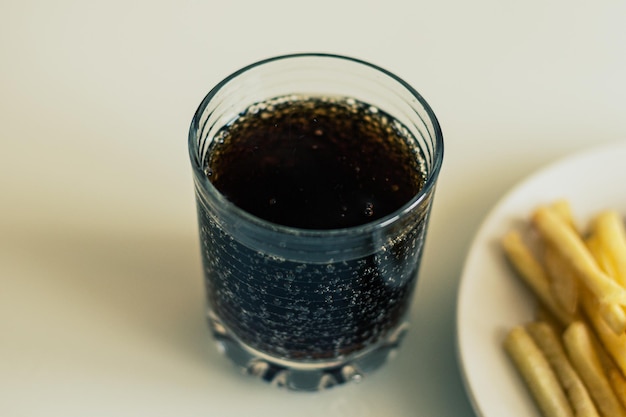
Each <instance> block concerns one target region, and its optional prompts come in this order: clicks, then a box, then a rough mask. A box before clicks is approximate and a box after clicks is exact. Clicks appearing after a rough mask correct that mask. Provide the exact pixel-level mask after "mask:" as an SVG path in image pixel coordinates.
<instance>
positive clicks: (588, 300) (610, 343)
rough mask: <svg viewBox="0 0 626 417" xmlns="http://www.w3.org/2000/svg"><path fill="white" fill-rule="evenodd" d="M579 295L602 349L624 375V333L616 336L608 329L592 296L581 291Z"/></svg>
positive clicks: (625, 358)
mask: <svg viewBox="0 0 626 417" xmlns="http://www.w3.org/2000/svg"><path fill="white" fill-rule="evenodd" d="M580 295H581V297H580V301H581V304H582V306H583V309H584V311H585V314H586V316H587V318H588V319H589V321H590V323H591V326H593V329H594V330H595V332H596V334H597V336H598V338H599V339H600V341H601V342H602V345H603V346H604V349H606V351H607V352H608V354H609V355H610V357H611V358H613V360H614V361H615V364H616V365H617V366H618V368H619V369H620V370H621V372H622V374H624V375H626V333H621V334H616V333H615V332H614V331H613V330H612V329H611V328H610V327H609V325H608V324H607V323H606V321H605V320H604V318H603V317H602V315H601V314H600V311H599V308H598V302H597V300H595V299H594V297H593V295H591V294H589V292H588V291H582V292H581V294H580Z"/></svg>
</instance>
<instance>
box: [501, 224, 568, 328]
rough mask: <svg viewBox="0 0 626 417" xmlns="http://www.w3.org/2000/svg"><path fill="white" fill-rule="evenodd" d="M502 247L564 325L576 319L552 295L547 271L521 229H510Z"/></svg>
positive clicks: (523, 277)
mask: <svg viewBox="0 0 626 417" xmlns="http://www.w3.org/2000/svg"><path fill="white" fill-rule="evenodd" d="M502 247H503V249H504V252H505V254H506V255H507V258H508V259H509V261H510V262H511V263H512V264H513V267H514V268H515V270H516V271H517V273H518V275H519V276H520V277H521V278H522V280H523V281H524V282H525V283H526V285H528V286H529V287H530V289H531V290H532V291H533V292H534V293H535V295H536V296H537V298H538V299H539V300H540V302H541V303H543V305H545V307H546V308H547V309H548V310H549V311H550V313H552V314H553V315H554V317H555V318H556V319H557V320H558V321H559V322H560V323H561V324H562V325H568V324H569V323H571V322H572V321H574V320H575V319H576V317H575V316H574V315H572V314H569V313H568V312H566V311H565V310H564V309H563V308H562V307H561V306H560V305H559V303H557V302H556V300H555V299H554V297H553V296H552V292H551V290H550V284H549V282H548V276H547V274H546V271H545V270H544V268H543V266H542V265H541V263H539V261H538V260H537V259H536V258H535V256H534V255H533V254H532V252H531V250H530V248H529V247H528V246H527V245H526V244H525V243H524V241H523V240H522V237H521V234H520V233H519V231H517V230H510V231H509V232H507V233H506V234H505V235H504V237H503V238H502Z"/></svg>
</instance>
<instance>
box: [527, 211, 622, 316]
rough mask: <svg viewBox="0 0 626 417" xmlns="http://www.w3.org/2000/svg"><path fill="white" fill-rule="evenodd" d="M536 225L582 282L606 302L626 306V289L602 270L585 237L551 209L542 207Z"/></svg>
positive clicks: (535, 219)
mask: <svg viewBox="0 0 626 417" xmlns="http://www.w3.org/2000/svg"><path fill="white" fill-rule="evenodd" d="M532 223H533V224H534V225H535V226H536V228H537V229H538V230H539V233H540V234H541V235H542V236H543V237H544V239H545V240H546V241H547V242H549V243H550V244H552V245H554V247H555V248H556V249H558V251H559V252H560V253H561V255H562V256H563V257H564V258H565V259H567V261H568V262H569V263H570V264H571V265H572V267H573V268H574V270H575V271H576V273H577V274H578V277H579V278H580V280H581V281H582V282H583V283H584V285H585V286H586V287H587V288H589V290H591V292H592V293H594V294H595V296H596V297H598V299H599V300H600V302H602V303H608V304H610V303H617V304H619V305H623V306H624V305H626V288H624V287H622V286H620V285H619V284H617V283H616V282H615V281H614V280H613V279H611V277H609V276H608V275H606V274H605V273H604V271H602V270H601V269H600V267H599V266H598V264H597V262H596V261H595V259H594V257H593V256H592V255H591V253H590V252H589V250H588V249H587V246H586V245H585V243H584V242H583V240H582V237H581V236H580V235H579V234H578V233H576V232H575V231H574V230H573V229H572V228H571V227H569V226H568V225H567V224H566V223H565V221H563V219H562V218H561V217H560V216H559V215H558V214H556V213H555V212H554V211H552V210H551V209H550V208H548V207H545V206H544V207H540V208H538V209H537V210H536V211H535V212H534V213H533V216H532Z"/></svg>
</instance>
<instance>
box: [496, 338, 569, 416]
mask: <svg viewBox="0 0 626 417" xmlns="http://www.w3.org/2000/svg"><path fill="white" fill-rule="evenodd" d="M504 348H505V350H506V352H507V353H508V355H509V357H510V358H511V360H512V361H513V363H514V364H515V367H516V369H517V370H518V372H519V373H520V374H521V375H522V378H523V379H524V381H525V382H526V385H527V386H528V389H529V390H530V392H531V393H532V395H533V398H534V399H535V401H536V403H537V405H538V407H539V409H540V410H541V411H542V413H543V415H544V416H545V417H574V413H573V411H572V408H571V407H570V405H569V402H568V400H567V397H566V396H565V393H564V392H563V389H562V388H561V385H560V384H559V381H558V379H557V377H556V375H555V374H554V371H553V370H552V368H551V367H550V364H549V363H548V361H547V359H546V358H545V356H544V355H543V353H542V352H541V350H540V349H539V348H538V347H537V345H536V344H535V342H534V341H533V339H532V337H531V336H530V335H529V334H528V332H527V331H526V330H525V329H524V328H523V327H522V326H516V327H514V328H513V329H511V330H510V331H509V333H508V334H507V336H506V338H505V340H504Z"/></svg>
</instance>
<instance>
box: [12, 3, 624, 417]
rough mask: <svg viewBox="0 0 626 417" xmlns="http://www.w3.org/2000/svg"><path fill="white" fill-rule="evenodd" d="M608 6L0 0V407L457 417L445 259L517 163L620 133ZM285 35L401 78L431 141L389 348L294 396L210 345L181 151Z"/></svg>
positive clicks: (614, 39)
mask: <svg viewBox="0 0 626 417" xmlns="http://www.w3.org/2000/svg"><path fill="white" fill-rule="evenodd" d="M624 22H626V3H625V2H623V1H617V0H600V1H594V2H592V1H565V0H555V1H539V0H529V1H523V2H503V1H496V0H491V1H489V0H478V1H474V2H464V1H456V2H455V1H438V2H437V1H430V2H422V1H406V2H402V1H398V0H387V1H367V0H360V1H340V0H333V1H331V0H318V1H308V2H298V1H277V0H266V1H248V2H243V1H236V0H233V1H219V2H218V1H201V0H181V1H163V0H153V1H148V0H139V1H134V0H124V1H121V0H107V1H104V0H96V1H70V0H57V1H43V0H25V1H21V0H8V1H3V2H2V3H0V193H1V197H0V202H1V203H0V415H2V416H7V417H21V416H25V417H26V416H28V417H36V416H46V417H52V416H63V417H74V416H81V417H85V416H91V417H93V416H106V417H116V416H150V417H155V416H176V417H188V416H189V417H191V416H221V417H228V416H233V417H234V416H244V415H245V416H285V415H298V416H348V417H349V416H395V417H404V416H407V417H408V416H438V417H441V416H454V417H466V416H467V417H469V416H474V415H475V413H474V411H472V408H471V406H470V403H469V401H468V397H467V395H466V393H465V390H464V387H463V384H462V380H461V377H460V371H459V367H458V364H457V360H456V353H455V302H456V294H457V288H458V283H459V278H460V272H461V268H462V265H463V260H464V257H465V255H466V253H467V250H468V248H469V245H470V242H471V239H472V236H473V235H474V233H475V232H476V230H477V227H478V226H479V224H480V222H481V220H482V219H483V218H484V217H485V215H486V214H487V212H488V210H489V209H490V208H491V207H492V206H493V204H494V203H495V202H496V201H497V200H498V199H499V198H500V197H501V196H502V195H503V193H505V192H506V191H507V190H508V189H510V187H512V186H513V185H514V184H515V183H517V182H518V181H519V180H521V179H522V178H524V177H525V176H527V175H528V174H530V173H531V172H533V171H535V170H536V169H538V168H539V167H542V166H544V165H545V164H548V163H550V162H551V161H553V160H555V159H557V158H559V157H561V156H564V155H567V154H569V153H570V152H574V151H578V150H583V149H586V148H591V147H594V146H596V145H599V144H602V143H607V142H612V141H617V140H623V139H626V116H625V115H626V75H625V74H626V24H625V23H624ZM303 51H320V52H333V53H340V54H346V55H351V56H354V57H357V58H362V59H366V60H369V61H372V62H373V63H376V64H379V65H381V66H384V67H386V68H387V69H389V70H391V71H393V72H395V73H396V74H398V75H400V76H401V77H403V78H404V79H405V80H406V81H408V82H409V83H411V84H412V85H413V86H414V87H415V88H416V89H418V90H419V91H420V92H421V93H422V94H423V96H424V97H425V98H426V100H428V101H429V103H430V104H431V105H432V107H433V108H434V110H435V112H436V114H437V115H438V117H439V120H440V122H441V125H442V127H443V131H444V135H445V143H446V150H445V160H444V167H443V171H442V174H441V178H440V183H439V188H438V193H437V198H436V201H435V207H434V213H433V216H432V223H431V227H430V234H429V237H428V242H427V247H426V254H425V257H424V261H423V265H422V273H421V279H420V282H419V284H418V290H417V294H416V297H415V300H414V303H413V308H412V313H411V316H412V322H413V325H412V328H411V332H410V333H409V335H408V337H407V338H406V339H405V343H404V345H403V348H402V350H401V351H400V353H399V355H398V356H397V357H396V358H395V359H394V360H393V361H392V362H390V363H389V364H388V366H386V367H385V368H384V369H381V370H380V371H379V372H377V373H375V374H373V375H371V376H370V377H368V378H366V379H365V380H364V381H362V383H360V384H356V385H349V386H344V387H340V388H337V389H333V390H331V391H328V392H324V393H316V394H297V393H291V392H286V391H282V390H278V389H275V388H273V387H270V386H267V385H265V384H262V383H260V382H258V381H256V380H253V379H251V378H248V377H244V376H242V375H239V374H238V373H237V372H234V371H233V369H232V368H231V365H230V363H229V362H227V361H226V360H225V359H224V358H222V357H221V356H220V355H219V354H218V353H217V351H216V350H215V348H214V346H213V344H212V342H211V339H210V337H209V335H208V331H207V329H206V326H205V322H204V319H203V286H202V277H201V269H200V258H199V250H198V242H197V234H196V219H195V208H194V200H193V190H192V181H191V170H190V168H189V164H188V159H187V148H186V135H187V129H188V126H189V122H190V120H191V117H192V114H193V112H194V111H195V109H196V107H197V105H198V104H199V102H200V100H201V99H202V98H203V96H204V95H205V94H206V93H207V92H208V90H209V89H210V88H211V87H212V86H213V85H214V84H215V83H217V82H218V81H219V80H220V79H221V78H223V77H224V76H226V75H228V74H229V73H230V72H232V71H234V70H236V69H238V68H239V67H241V66H243V65H246V64H248V63H251V62H253V61H256V60H258V59H261V58H266V57H269V56H272V55H277V54H283V53H291V52H303ZM494 383H497V381H494ZM485 417H501V416H485Z"/></svg>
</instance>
